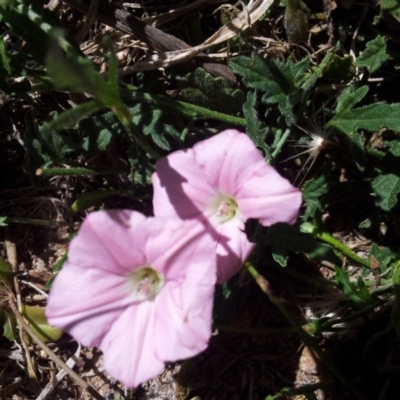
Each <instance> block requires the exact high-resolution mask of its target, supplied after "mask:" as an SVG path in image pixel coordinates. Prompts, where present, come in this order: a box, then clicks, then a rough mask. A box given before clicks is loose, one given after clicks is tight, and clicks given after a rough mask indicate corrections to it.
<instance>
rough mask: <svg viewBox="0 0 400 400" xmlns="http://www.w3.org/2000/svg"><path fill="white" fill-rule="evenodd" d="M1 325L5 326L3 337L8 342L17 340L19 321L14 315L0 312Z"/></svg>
mask: <svg viewBox="0 0 400 400" xmlns="http://www.w3.org/2000/svg"><path fill="white" fill-rule="evenodd" d="M0 324H1V325H2V326H3V335H4V336H5V337H6V338H7V339H8V340H12V341H14V340H17V337H18V335H17V320H16V318H15V315H14V314H12V313H11V312H7V311H6V310H0Z"/></svg>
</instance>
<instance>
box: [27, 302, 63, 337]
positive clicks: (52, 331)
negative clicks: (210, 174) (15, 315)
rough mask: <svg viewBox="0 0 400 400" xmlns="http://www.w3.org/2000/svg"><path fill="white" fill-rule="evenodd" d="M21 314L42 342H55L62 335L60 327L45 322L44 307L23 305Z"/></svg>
mask: <svg viewBox="0 0 400 400" xmlns="http://www.w3.org/2000/svg"><path fill="white" fill-rule="evenodd" d="M22 315H23V316H24V318H25V319H26V320H27V322H29V324H30V327H31V329H32V330H33V331H34V332H35V333H36V334H37V335H38V337H39V339H41V340H42V341H43V342H49V341H51V342H55V341H57V340H58V339H60V337H61V336H62V330H61V329H60V328H55V327H53V326H50V325H49V323H48V322H47V319H46V316H45V308H44V307H39V306H27V305H24V306H23V308H22Z"/></svg>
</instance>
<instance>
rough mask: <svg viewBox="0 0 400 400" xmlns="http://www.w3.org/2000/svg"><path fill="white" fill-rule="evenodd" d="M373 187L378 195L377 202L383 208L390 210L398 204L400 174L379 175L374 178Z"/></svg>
mask: <svg viewBox="0 0 400 400" xmlns="http://www.w3.org/2000/svg"><path fill="white" fill-rule="evenodd" d="M372 189H373V190H374V193H375V195H376V204H377V205H378V206H379V207H380V208H382V210H385V211H389V210H391V209H392V208H393V207H394V206H395V205H396V204H397V200H398V198H397V196H398V194H399V193H400V176H398V175H394V174H383V175H379V176H377V177H376V178H375V179H374V180H373V182H372Z"/></svg>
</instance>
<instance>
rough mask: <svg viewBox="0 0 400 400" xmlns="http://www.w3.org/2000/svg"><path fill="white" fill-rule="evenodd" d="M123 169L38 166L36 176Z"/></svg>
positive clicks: (93, 172) (90, 173) (106, 173)
mask: <svg viewBox="0 0 400 400" xmlns="http://www.w3.org/2000/svg"><path fill="white" fill-rule="evenodd" d="M123 172H126V171H123V170H121V169H118V168H87V167H71V168H39V169H38V170H36V175H37V176H71V175H78V176H79V175H108V174H119V173H123Z"/></svg>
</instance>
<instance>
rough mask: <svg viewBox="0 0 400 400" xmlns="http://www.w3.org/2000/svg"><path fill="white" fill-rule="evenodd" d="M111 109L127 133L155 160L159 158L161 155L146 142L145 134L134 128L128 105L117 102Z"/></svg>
mask: <svg viewBox="0 0 400 400" xmlns="http://www.w3.org/2000/svg"><path fill="white" fill-rule="evenodd" d="M112 110H113V112H114V113H115V115H116V116H117V118H118V119H119V120H120V122H121V123H122V125H124V127H125V129H126V130H127V131H128V133H129V135H130V136H131V137H132V138H133V140H134V141H135V142H136V143H137V144H138V145H139V146H140V147H141V148H142V149H143V150H144V151H145V152H147V153H148V154H149V155H150V156H151V157H153V158H154V159H155V160H158V159H159V158H161V155H160V154H159V153H158V151H157V150H155V149H154V148H153V147H152V146H151V145H150V143H148V142H147V138H146V136H145V135H144V134H143V133H142V132H140V131H139V130H138V129H137V128H136V126H135V124H134V123H133V122H132V117H131V115H130V113H129V110H128V107H126V106H125V104H123V103H119V104H118V106H116V107H113V108H112Z"/></svg>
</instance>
